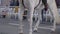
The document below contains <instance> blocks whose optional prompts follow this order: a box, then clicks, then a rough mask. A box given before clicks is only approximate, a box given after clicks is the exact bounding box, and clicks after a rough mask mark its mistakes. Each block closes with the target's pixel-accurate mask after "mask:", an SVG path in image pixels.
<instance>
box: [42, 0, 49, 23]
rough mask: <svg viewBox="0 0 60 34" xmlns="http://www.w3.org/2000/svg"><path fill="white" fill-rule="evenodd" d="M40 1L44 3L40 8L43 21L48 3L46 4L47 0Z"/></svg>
mask: <svg viewBox="0 0 60 34" xmlns="http://www.w3.org/2000/svg"><path fill="white" fill-rule="evenodd" d="M42 3H43V4H44V8H43V9H42V12H41V16H42V22H43V21H45V19H46V18H45V17H44V14H45V16H46V12H47V10H48V4H47V0H42Z"/></svg>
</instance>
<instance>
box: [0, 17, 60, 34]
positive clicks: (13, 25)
mask: <svg viewBox="0 0 60 34" xmlns="http://www.w3.org/2000/svg"><path fill="white" fill-rule="evenodd" d="M23 24H24V27H23V30H24V34H29V22H28V21H27V20H24V21H23ZM18 25H19V21H18V20H15V19H8V18H0V34H18V27H19V26H18ZM33 34H60V25H57V28H56V31H55V32H52V31H51V30H48V29H38V31H37V32H33Z"/></svg>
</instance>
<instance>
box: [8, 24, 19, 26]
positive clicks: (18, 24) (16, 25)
mask: <svg viewBox="0 0 60 34" xmlns="http://www.w3.org/2000/svg"><path fill="white" fill-rule="evenodd" d="M8 24H10V25H16V26H19V24H16V23H8Z"/></svg>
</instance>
